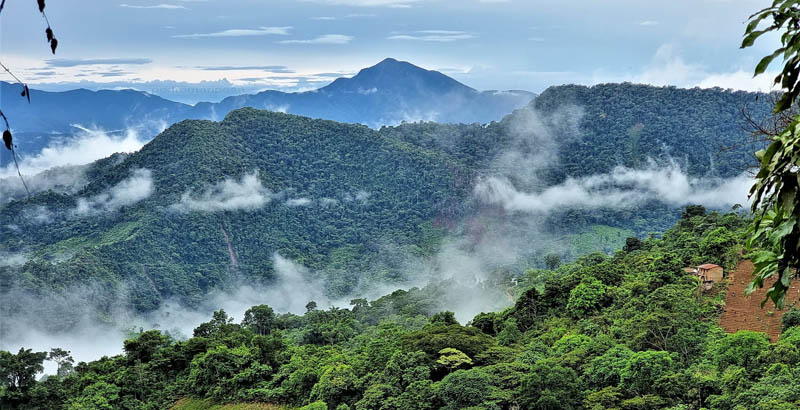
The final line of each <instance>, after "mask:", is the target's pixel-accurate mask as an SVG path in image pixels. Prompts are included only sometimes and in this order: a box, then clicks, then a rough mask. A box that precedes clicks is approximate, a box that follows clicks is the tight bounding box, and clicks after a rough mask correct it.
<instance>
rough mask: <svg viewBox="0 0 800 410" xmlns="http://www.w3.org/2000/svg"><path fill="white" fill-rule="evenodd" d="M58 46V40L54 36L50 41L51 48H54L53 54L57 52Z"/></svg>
mask: <svg viewBox="0 0 800 410" xmlns="http://www.w3.org/2000/svg"><path fill="white" fill-rule="evenodd" d="M57 47H58V40H56V38H55V37H53V40H52V41H50V49H51V50H53V54H55V53H56V48H57Z"/></svg>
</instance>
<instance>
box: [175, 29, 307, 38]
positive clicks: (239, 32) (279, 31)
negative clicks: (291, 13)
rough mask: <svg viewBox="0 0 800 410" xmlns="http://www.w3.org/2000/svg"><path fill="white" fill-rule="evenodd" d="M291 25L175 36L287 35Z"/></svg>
mask: <svg viewBox="0 0 800 410" xmlns="http://www.w3.org/2000/svg"><path fill="white" fill-rule="evenodd" d="M291 29H292V27H291V26H286V27H259V28H257V29H241V28H238V29H230V30H224V31H216V32H213V33H194V34H178V35H174V36H172V37H175V38H205V37H253V36H288V35H289V30H291Z"/></svg>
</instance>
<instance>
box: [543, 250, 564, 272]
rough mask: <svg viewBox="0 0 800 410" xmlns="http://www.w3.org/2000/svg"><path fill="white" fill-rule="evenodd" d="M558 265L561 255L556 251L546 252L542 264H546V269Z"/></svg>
mask: <svg viewBox="0 0 800 410" xmlns="http://www.w3.org/2000/svg"><path fill="white" fill-rule="evenodd" d="M558 265H561V256H559V255H558V254H557V253H548V254H547V255H546V256H545V257H544V266H546V267H547V269H550V270H555V268H557V267H558Z"/></svg>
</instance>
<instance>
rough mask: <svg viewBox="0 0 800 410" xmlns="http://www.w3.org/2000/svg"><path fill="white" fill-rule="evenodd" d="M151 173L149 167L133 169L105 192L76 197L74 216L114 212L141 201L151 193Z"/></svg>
mask: <svg viewBox="0 0 800 410" xmlns="http://www.w3.org/2000/svg"><path fill="white" fill-rule="evenodd" d="M153 190H154V186H153V174H152V172H151V171H150V170H149V169H137V170H134V171H133V172H132V174H131V176H130V177H128V178H126V179H124V180H122V181H120V182H119V183H118V184H116V185H114V186H113V187H111V188H110V189H108V190H107V191H106V192H103V193H101V194H98V195H95V196H93V197H91V198H78V204H77V206H76V207H75V209H74V210H73V211H72V213H73V215H75V216H89V215H96V214H99V213H103V212H114V211H116V210H118V209H120V208H122V207H125V206H130V205H133V204H135V203H137V202H140V201H143V200H145V199H147V198H149V197H150V195H152V194H153Z"/></svg>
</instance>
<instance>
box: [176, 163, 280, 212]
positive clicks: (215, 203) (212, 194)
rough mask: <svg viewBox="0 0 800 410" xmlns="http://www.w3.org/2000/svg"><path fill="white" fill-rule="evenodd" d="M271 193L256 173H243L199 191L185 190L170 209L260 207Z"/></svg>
mask: <svg viewBox="0 0 800 410" xmlns="http://www.w3.org/2000/svg"><path fill="white" fill-rule="evenodd" d="M273 196H274V195H273V193H272V192H271V191H270V190H269V189H267V188H265V187H264V186H263V185H262V184H261V180H260V179H259V178H258V173H257V172H253V173H250V174H246V175H244V176H243V177H242V178H241V179H240V180H238V181H237V180H235V179H231V178H228V179H225V180H224V181H222V182H219V183H217V184H214V185H212V186H207V187H206V188H204V189H203V190H202V192H200V193H194V192H191V191H187V192H185V193H184V194H183V195H182V196H181V200H180V202H179V203H177V204H173V205H172V207H171V208H172V209H174V210H176V211H180V212H189V211H195V212H219V211H235V210H245V211H248V210H249V211H252V210H256V209H259V208H262V207H263V206H265V205H266V204H267V203H269V202H270V201H271V200H272V198H273Z"/></svg>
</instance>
